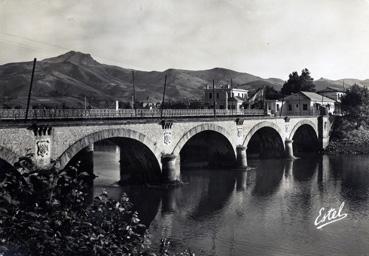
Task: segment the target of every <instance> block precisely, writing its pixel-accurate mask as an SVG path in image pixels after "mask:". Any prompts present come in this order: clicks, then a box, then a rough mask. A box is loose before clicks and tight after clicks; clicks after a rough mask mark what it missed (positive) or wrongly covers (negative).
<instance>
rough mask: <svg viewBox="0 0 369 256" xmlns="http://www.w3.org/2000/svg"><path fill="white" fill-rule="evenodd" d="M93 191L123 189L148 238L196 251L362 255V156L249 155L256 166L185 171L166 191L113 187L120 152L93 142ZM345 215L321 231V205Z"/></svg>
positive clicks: (368, 222)
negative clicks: (178, 184)
mask: <svg viewBox="0 0 369 256" xmlns="http://www.w3.org/2000/svg"><path fill="white" fill-rule="evenodd" d="M94 164H95V167H94V168H95V174H96V175H98V176H99V178H98V179H97V180H96V182H95V193H99V192H100V191H101V190H102V189H103V188H106V189H107V190H108V191H109V193H110V195H111V196H113V197H116V198H119V195H120V194H121V193H122V191H126V192H127V193H128V194H129V196H130V198H131V200H132V201H133V203H134V204H135V206H136V208H137V209H138V211H139V212H140V217H141V219H142V220H143V221H144V223H146V224H148V225H149V231H150V233H151V236H152V240H153V241H154V245H155V244H157V243H158V241H159V240H160V238H161V237H168V238H170V239H171V240H172V241H173V244H174V246H176V247H177V248H188V247H190V248H191V249H192V250H194V251H195V252H196V254H197V255H265V256H268V255H345V256H346V255H369V216H368V215H369V207H368V198H369V156H349V157H348V156H335V157H328V156H323V157H318V158H312V157H310V158H303V159H298V160H295V161H282V160H263V161H261V160H249V165H250V166H252V167H255V169H253V170H250V171H247V172H239V171H235V170H231V169H229V170H203V169H198V170H187V171H186V170H184V171H183V172H182V179H183V180H184V181H185V182H186V183H187V184H186V185H184V186H182V187H179V188H175V189H172V190H169V191H168V190H158V189H148V188H143V187H139V186H136V187H125V188H121V187H117V186H114V185H112V184H113V183H114V182H116V181H117V180H119V151H118V149H116V147H115V146H97V147H95V152H94ZM342 202H345V206H344V209H343V211H344V213H347V214H348V217H347V218H345V219H343V220H341V221H339V222H336V223H333V224H330V225H328V226H326V227H324V228H322V229H320V230H317V229H316V227H315V226H314V220H315V218H316V217H317V215H318V213H319V209H320V208H321V207H326V208H329V207H334V208H338V207H339V205H340V204H341V203H342Z"/></svg>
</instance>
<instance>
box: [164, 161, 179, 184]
mask: <svg viewBox="0 0 369 256" xmlns="http://www.w3.org/2000/svg"><path fill="white" fill-rule="evenodd" d="M176 158H177V157H176V156H175V155H174V154H165V155H163V156H162V157H161V164H162V180H163V182H169V183H171V182H176V181H179V180H180V173H179V169H178V168H176V166H177V165H176Z"/></svg>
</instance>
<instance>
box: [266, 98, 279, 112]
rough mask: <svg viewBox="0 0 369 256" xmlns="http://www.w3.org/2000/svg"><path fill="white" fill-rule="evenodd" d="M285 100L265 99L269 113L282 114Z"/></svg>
mask: <svg viewBox="0 0 369 256" xmlns="http://www.w3.org/2000/svg"><path fill="white" fill-rule="evenodd" d="M282 105H283V101H281V100H265V108H266V111H267V114H268V115H281V114H282V112H281V109H282Z"/></svg>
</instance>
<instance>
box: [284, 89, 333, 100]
mask: <svg viewBox="0 0 369 256" xmlns="http://www.w3.org/2000/svg"><path fill="white" fill-rule="evenodd" d="M296 94H300V95H302V96H304V97H305V98H308V99H309V100H311V101H315V102H332V103H333V102H335V100H332V99H330V98H328V97H325V96H323V95H320V94H317V93H316V92H304V91H301V92H298V93H294V94H291V95H289V96H287V97H286V98H285V100H288V99H293V98H295V97H296Z"/></svg>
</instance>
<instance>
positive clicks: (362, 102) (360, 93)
mask: <svg viewBox="0 0 369 256" xmlns="http://www.w3.org/2000/svg"><path fill="white" fill-rule="evenodd" d="M341 104H342V110H343V111H344V112H345V114H346V118H347V119H348V120H351V121H354V122H356V126H357V127H360V126H361V125H367V124H368V123H369V122H368V117H369V91H368V89H367V88H366V87H361V86H359V85H357V84H354V85H353V86H352V87H351V88H350V89H348V90H347V91H346V95H345V96H343V97H342V99H341Z"/></svg>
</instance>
